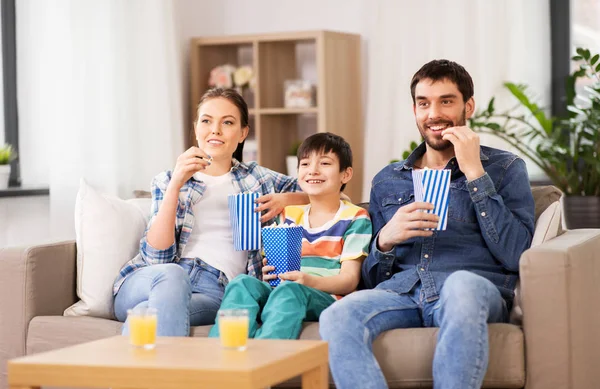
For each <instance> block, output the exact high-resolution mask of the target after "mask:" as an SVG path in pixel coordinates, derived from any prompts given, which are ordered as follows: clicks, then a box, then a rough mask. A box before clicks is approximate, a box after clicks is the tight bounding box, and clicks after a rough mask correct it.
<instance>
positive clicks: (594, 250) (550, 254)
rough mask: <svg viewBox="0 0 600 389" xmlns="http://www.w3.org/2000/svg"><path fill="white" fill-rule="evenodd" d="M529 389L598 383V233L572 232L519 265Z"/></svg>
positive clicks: (534, 251)
mask: <svg viewBox="0 0 600 389" xmlns="http://www.w3.org/2000/svg"><path fill="white" fill-rule="evenodd" d="M520 268H521V269H520V270H521V292H522V307H523V331H524V333H525V349H526V366H527V368H526V370H527V381H526V382H527V384H526V388H527V389H542V388H544V389H545V388H572V389H578V388H581V389H583V388H593V387H596V386H597V385H598V382H600V369H598V363H599V362H600V230H592V229H581V230H570V231H567V232H566V233H565V234H563V235H561V236H559V237H557V238H554V239H552V240H550V241H548V242H545V243H543V244H541V245H539V246H536V247H534V248H531V249H529V250H527V251H526V252H525V253H523V256H522V258H521V263H520Z"/></svg>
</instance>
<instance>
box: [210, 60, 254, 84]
mask: <svg viewBox="0 0 600 389" xmlns="http://www.w3.org/2000/svg"><path fill="white" fill-rule="evenodd" d="M208 85H209V86H210V87H211V88H233V87H234V86H235V87H237V88H238V89H242V88H245V87H249V88H251V89H254V86H255V85H256V81H255V78H254V71H253V70H252V67H251V66H249V65H242V66H240V67H237V68H236V67H235V66H233V65H230V64H225V65H219V66H217V67H215V68H214V69H213V70H211V71H210V78H209V80H208Z"/></svg>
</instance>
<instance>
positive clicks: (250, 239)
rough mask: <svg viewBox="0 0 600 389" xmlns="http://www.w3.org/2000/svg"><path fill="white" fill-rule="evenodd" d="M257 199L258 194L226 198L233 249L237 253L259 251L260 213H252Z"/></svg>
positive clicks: (243, 194)
mask: <svg viewBox="0 0 600 389" xmlns="http://www.w3.org/2000/svg"><path fill="white" fill-rule="evenodd" d="M258 197H259V194H258V193H238V194H235V195H229V196H228V198H227V200H228V202H229V220H230V221H231V228H232V229H233V248H234V249H235V250H237V251H244V250H259V249H260V212H254V209H255V208H256V207H257V206H258V204H256V203H255V200H256V199H257V198H258Z"/></svg>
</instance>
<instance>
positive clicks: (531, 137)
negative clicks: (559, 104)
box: [469, 48, 600, 228]
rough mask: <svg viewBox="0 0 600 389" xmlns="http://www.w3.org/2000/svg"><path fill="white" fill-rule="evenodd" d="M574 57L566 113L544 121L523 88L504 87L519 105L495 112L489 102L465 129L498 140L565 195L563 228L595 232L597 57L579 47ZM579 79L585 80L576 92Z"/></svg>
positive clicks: (599, 161) (598, 215)
mask: <svg viewBox="0 0 600 389" xmlns="http://www.w3.org/2000/svg"><path fill="white" fill-rule="evenodd" d="M576 52H577V55H576V56H574V57H573V58H572V59H573V60H575V61H578V62H579V67H578V68H577V69H576V70H574V71H573V72H572V74H571V75H569V77H567V80H566V82H567V99H566V102H565V104H566V108H567V110H568V114H566V115H564V116H562V117H551V116H549V115H548V114H547V113H546V112H545V111H544V110H543V109H542V108H541V107H539V106H538V105H537V104H536V103H535V102H534V101H533V99H531V98H530V97H529V96H528V93H527V87H526V86H525V85H518V84H514V83H510V82H507V83H505V84H504V86H505V87H506V88H507V89H508V91H509V92H510V93H511V94H512V96H514V97H515V99H516V100H517V101H518V104H517V105H516V106H515V107H513V108H511V109H508V110H506V111H502V112H498V111H496V109H495V106H494V98H492V99H491V100H490V101H489V103H488V105H487V108H486V109H485V110H483V111H480V112H478V113H477V114H476V115H474V116H473V117H471V119H469V125H470V127H471V128H472V129H473V130H475V131H479V132H481V133H489V134H492V135H494V136H497V137H499V138H501V139H503V140H504V141H506V142H507V143H509V144H510V145H511V146H513V147H514V148H515V149H516V150H518V151H519V153H520V154H521V155H523V156H526V157H528V158H529V159H530V160H531V161H532V162H533V163H535V164H536V165H537V166H539V167H540V168H541V169H542V170H543V171H544V173H545V174H546V175H547V176H548V178H549V179H550V180H551V181H552V183H553V184H554V185H555V186H557V187H558V188H559V189H560V190H562V191H563V193H564V194H565V196H566V197H565V218H566V222H567V227H569V228H580V227H600V135H599V132H600V61H599V59H600V55H599V54H595V55H592V53H590V51H589V50H587V49H583V48H578V49H577V51H576ZM579 79H583V80H585V82H584V84H585V86H584V87H583V91H580V92H578V91H577V90H576V85H577V80H579ZM577 209H579V210H580V211H581V214H580V215H578V214H577V213H576V210H577Z"/></svg>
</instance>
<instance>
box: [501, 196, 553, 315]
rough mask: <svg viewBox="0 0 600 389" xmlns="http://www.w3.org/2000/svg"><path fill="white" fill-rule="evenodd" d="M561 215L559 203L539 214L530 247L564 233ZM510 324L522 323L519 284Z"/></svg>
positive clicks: (551, 205) (518, 284)
mask: <svg viewBox="0 0 600 389" xmlns="http://www.w3.org/2000/svg"><path fill="white" fill-rule="evenodd" d="M561 214H562V213H561V205H560V201H555V202H553V203H552V204H550V205H549V206H548V208H546V210H545V211H544V212H542V213H541V215H540V216H539V218H538V219H537V223H536V225H535V231H534V233H533V239H532V240H531V247H535V246H538V245H540V244H542V243H544V242H546V241H548V240H550V239H553V238H555V237H557V236H559V235H561V234H562V233H563V232H564V231H563V229H562V219H561ZM510 322H511V323H512V324H516V325H519V326H520V325H521V323H522V322H523V310H522V309H521V287H520V283H519V282H517V287H516V288H515V299H514V302H513V309H512V311H511V312H510Z"/></svg>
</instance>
